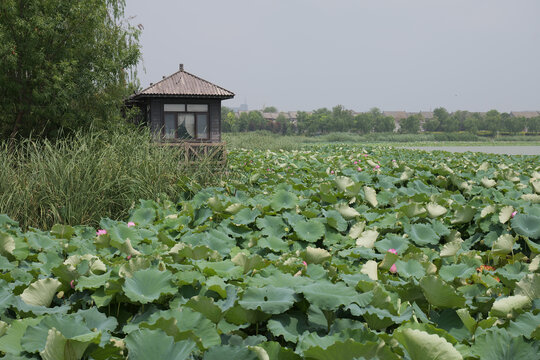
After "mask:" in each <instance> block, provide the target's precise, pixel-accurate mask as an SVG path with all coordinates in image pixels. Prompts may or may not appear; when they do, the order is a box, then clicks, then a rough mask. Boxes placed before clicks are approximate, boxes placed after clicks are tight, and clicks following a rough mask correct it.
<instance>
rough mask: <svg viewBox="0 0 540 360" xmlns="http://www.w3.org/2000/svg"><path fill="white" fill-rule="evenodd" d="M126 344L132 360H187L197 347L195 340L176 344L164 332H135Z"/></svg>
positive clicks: (145, 330) (143, 330)
mask: <svg viewBox="0 0 540 360" xmlns="http://www.w3.org/2000/svg"><path fill="white" fill-rule="evenodd" d="M125 342H126V347H127V349H128V354H129V355H128V356H129V359H131V360H148V359H167V360H185V359H188V358H189V357H190V354H191V353H192V352H193V350H194V349H195V347H196V344H195V342H194V341H193V340H182V341H179V342H175V341H174V338H173V337H172V336H168V335H167V334H166V333H165V332H164V331H163V330H148V329H141V330H137V331H133V332H131V333H130V334H129V335H128V336H126V339H125Z"/></svg>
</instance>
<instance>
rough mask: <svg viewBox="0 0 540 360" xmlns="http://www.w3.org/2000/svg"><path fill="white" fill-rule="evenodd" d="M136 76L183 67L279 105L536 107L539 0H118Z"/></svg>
mask: <svg viewBox="0 0 540 360" xmlns="http://www.w3.org/2000/svg"><path fill="white" fill-rule="evenodd" d="M126 15H128V16H133V19H132V20H131V22H132V24H134V25H137V24H142V25H143V26H144V30H143V33H142V37H141V45H142V52H143V61H142V64H141V66H140V67H139V78H140V80H141V85H142V86H143V87H146V86H148V85H149V83H150V82H157V81H159V80H160V79H161V78H162V76H163V75H170V74H172V73H174V72H175V71H177V70H178V64H179V63H183V64H184V67H185V70H186V71H188V72H190V73H192V74H194V75H197V76H200V77H202V78H203V79H206V80H208V81H210V82H213V83H215V84H217V85H220V86H222V87H224V88H226V89H227V90H230V91H232V92H234V93H235V94H236V96H235V98H234V99H232V100H226V101H224V102H223V105H225V106H229V107H233V106H238V105H240V104H241V103H244V102H247V104H248V105H249V109H250V110H251V109H260V108H262V107H263V106H264V105H266V106H270V105H273V106H276V107H277V108H278V109H279V110H283V111H288V110H306V111H308V110H313V109H318V108H321V107H328V108H331V107H333V106H335V105H337V104H341V105H343V106H345V107H346V108H348V109H353V110H356V111H366V110H369V109H370V108H372V107H378V108H380V109H382V110H406V111H419V110H430V109H434V108H436V107H439V106H443V107H446V108H447V109H448V110H451V111H454V110H460V109H461V110H470V111H487V110H489V109H498V110H500V111H510V110H540V0H369V1H367V0H333V1H328V0H272V1H263V0H227V1H224V0H197V1H179V0H154V1H149V0H127V8H126Z"/></svg>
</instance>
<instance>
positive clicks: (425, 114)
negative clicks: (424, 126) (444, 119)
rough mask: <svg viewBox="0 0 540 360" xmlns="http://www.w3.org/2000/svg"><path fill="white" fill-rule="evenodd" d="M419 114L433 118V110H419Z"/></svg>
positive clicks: (425, 117) (426, 117)
mask: <svg viewBox="0 0 540 360" xmlns="http://www.w3.org/2000/svg"><path fill="white" fill-rule="evenodd" d="M420 115H422V117H423V118H424V119H433V111H420Z"/></svg>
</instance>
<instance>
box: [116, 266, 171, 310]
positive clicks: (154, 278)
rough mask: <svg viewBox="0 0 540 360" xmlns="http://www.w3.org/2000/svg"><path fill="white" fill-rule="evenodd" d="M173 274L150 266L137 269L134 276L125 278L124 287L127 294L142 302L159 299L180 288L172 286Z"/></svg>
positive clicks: (130, 297)
mask: <svg viewBox="0 0 540 360" xmlns="http://www.w3.org/2000/svg"><path fill="white" fill-rule="evenodd" d="M172 278H173V276H172V274H171V273H170V272H169V271H167V270H166V271H159V270H158V269H155V268H149V269H144V270H139V271H136V272H135V273H134V274H133V277H131V278H127V279H126V280H125V283H124V285H123V286H122V289H123V290H124V292H125V294H126V296H127V297H128V298H129V299H130V300H132V301H136V302H139V303H141V304H147V303H149V302H152V301H155V300H158V299H159V298H160V297H161V295H163V294H174V293H175V292H177V291H178V290H177V289H176V288H174V287H173V286H172V284H171V283H172Z"/></svg>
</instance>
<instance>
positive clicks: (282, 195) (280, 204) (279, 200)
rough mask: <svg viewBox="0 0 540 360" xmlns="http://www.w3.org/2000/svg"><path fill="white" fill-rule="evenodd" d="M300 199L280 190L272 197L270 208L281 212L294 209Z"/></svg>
mask: <svg viewBox="0 0 540 360" xmlns="http://www.w3.org/2000/svg"><path fill="white" fill-rule="evenodd" d="M297 201H298V198H297V197H296V195H295V194H293V193H290V192H288V191H286V190H279V191H278V192H276V193H275V194H274V195H273V196H272V200H271V201H270V206H271V207H272V209H274V211H280V210H282V209H293V208H294V207H295V206H296V202H297Z"/></svg>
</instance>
